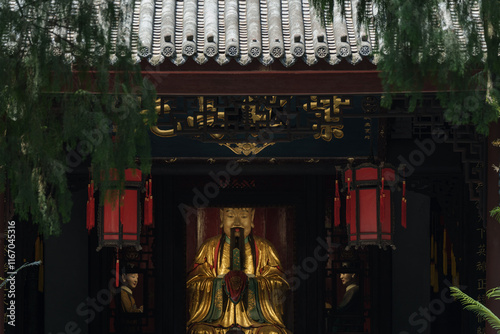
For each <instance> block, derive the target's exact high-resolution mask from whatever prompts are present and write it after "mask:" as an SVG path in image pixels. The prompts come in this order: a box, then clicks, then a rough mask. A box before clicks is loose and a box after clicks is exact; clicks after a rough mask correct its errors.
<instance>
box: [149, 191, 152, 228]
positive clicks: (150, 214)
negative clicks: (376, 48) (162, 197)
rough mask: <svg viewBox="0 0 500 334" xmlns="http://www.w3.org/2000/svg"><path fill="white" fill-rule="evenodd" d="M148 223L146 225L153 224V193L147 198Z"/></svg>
mask: <svg viewBox="0 0 500 334" xmlns="http://www.w3.org/2000/svg"><path fill="white" fill-rule="evenodd" d="M148 217H149V224H148V225H153V195H151V197H150V198H149V215H148Z"/></svg>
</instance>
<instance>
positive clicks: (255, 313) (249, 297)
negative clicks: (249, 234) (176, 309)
mask: <svg viewBox="0 0 500 334" xmlns="http://www.w3.org/2000/svg"><path fill="white" fill-rule="evenodd" d="M221 239H222V238H221V236H216V237H213V238H210V239H208V240H206V241H205V242H204V243H203V245H202V246H201V247H200V249H199V251H198V253H197V255H196V257H195V260H194V266H193V268H192V270H191V271H190V272H189V273H188V278H187V294H188V305H189V313H190V317H189V321H188V323H187V327H188V333H214V334H225V333H226V332H227V331H228V330H229V329H230V328H232V327H233V326H239V327H240V328H241V329H242V330H243V332H244V333H245V334H257V333H261V332H262V333H291V332H289V331H287V330H286V329H285V325H284V324H283V320H282V318H281V315H282V313H283V309H282V302H283V301H284V293H285V291H286V290H287V289H289V286H288V283H287V282H286V280H285V278H284V274H283V272H282V268H281V265H280V261H279V259H278V256H277V253H276V250H275V249H274V247H273V246H272V245H271V243H270V242H269V241H267V240H265V239H263V238H259V237H256V236H254V237H253V239H254V247H255V248H254V249H253V251H252V245H251V244H252V242H249V241H248V239H249V238H247V239H246V240H245V257H244V265H243V266H242V270H243V271H244V273H245V274H247V276H249V279H248V284H247V287H246V289H245V292H244V294H243V296H242V298H241V299H240V301H239V302H238V303H237V304H234V303H233V302H232V301H231V300H229V299H228V297H227V296H226V293H225V291H224V286H223V282H224V278H223V275H225V274H227V273H228V272H229V268H230V245H229V238H228V237H225V241H224V240H222V241H221ZM223 242H225V244H224V246H223V245H222V243H223ZM220 252H222V254H220ZM254 256H255V259H254ZM254 263H255V264H256V265H254ZM194 328H198V330H193V329H194ZM199 328H204V330H202V331H200V330H199Z"/></svg>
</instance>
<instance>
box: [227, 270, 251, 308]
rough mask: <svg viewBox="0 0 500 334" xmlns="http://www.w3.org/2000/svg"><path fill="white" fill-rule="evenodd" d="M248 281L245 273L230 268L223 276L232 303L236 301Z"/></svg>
mask: <svg viewBox="0 0 500 334" xmlns="http://www.w3.org/2000/svg"><path fill="white" fill-rule="evenodd" d="M247 282H248V277H247V275H246V274H245V273H244V272H242V271H240V270H231V271H230V272H228V273H227V274H226V276H225V277H224V283H225V286H226V293H227V295H228V297H229V298H230V299H231V301H232V302H233V303H235V304H236V303H238V302H239V300H240V298H241V295H242V293H243V291H244V290H245V287H246V285H247Z"/></svg>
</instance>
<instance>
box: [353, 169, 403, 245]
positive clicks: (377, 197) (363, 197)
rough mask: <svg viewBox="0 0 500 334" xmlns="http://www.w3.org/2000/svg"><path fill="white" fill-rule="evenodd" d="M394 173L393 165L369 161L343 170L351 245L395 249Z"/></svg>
mask: <svg viewBox="0 0 500 334" xmlns="http://www.w3.org/2000/svg"><path fill="white" fill-rule="evenodd" d="M395 176H396V174H395V170H394V168H391V167H386V166H383V165H381V166H379V167H377V166H375V165H373V164H368V163H367V164H362V165H359V166H357V167H355V168H353V167H352V166H351V165H349V166H348V167H347V169H346V170H345V171H344V182H345V185H346V187H347V195H346V198H347V200H346V218H347V219H346V220H347V224H348V225H349V227H348V232H347V233H348V247H351V246H354V247H359V246H364V245H377V246H379V247H383V248H384V249H385V248H386V247H387V246H390V247H392V248H395V246H394V244H393V241H392V234H393V231H394V228H393V214H392V202H391V187H390V186H391V185H392V186H393V187H394V185H395V182H396V177H395Z"/></svg>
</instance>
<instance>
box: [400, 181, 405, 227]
mask: <svg viewBox="0 0 500 334" xmlns="http://www.w3.org/2000/svg"><path fill="white" fill-rule="evenodd" d="M401 226H403V227H404V228H406V181H403V197H402V198H401Z"/></svg>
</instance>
